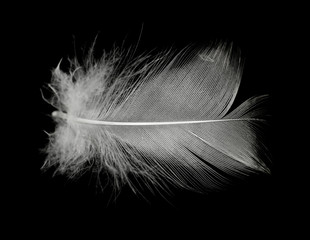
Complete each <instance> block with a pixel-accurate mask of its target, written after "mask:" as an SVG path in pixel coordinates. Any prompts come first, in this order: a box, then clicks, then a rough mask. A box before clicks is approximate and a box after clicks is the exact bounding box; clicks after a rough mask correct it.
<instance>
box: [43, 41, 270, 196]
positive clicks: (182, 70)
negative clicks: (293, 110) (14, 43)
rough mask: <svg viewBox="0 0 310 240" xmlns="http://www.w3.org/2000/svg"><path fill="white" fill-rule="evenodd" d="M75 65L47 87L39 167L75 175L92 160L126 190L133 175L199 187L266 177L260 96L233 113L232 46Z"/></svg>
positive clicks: (236, 61) (235, 61)
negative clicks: (46, 137)
mask: <svg viewBox="0 0 310 240" xmlns="http://www.w3.org/2000/svg"><path fill="white" fill-rule="evenodd" d="M72 63H73V64H72V69H71V71H70V73H69V74H67V73H65V72H63V71H62V70H60V66H59V65H58V66H57V68H56V69H55V70H54V71H53V77H52V82H51V83H50V85H49V86H50V88H51V89H52V93H53V96H52V98H51V100H50V103H51V104H52V105H53V106H55V107H56V108H57V111H55V112H53V113H52V116H53V118H54V119H55V121H56V122H57V125H56V129H55V132H54V133H51V134H50V141H49V144H48V146H47V150H46V151H47V159H46V162H45V165H44V166H45V167H49V166H57V167H58V170H59V171H60V172H63V173H67V174H68V175H69V176H74V175H76V174H77V173H79V172H81V171H82V170H84V169H85V168H87V166H88V167H89V166H92V170H93V171H96V172H101V171H104V172H108V173H109V174H110V175H111V176H112V177H113V179H114V182H115V187H116V188H120V187H121V186H122V184H124V183H127V184H129V185H130V187H131V188H132V189H133V190H135V186H134V185H133V184H132V181H131V178H130V176H129V175H130V174H131V175H133V176H135V177H141V178H142V179H144V180H145V182H148V183H152V184H153V185H155V186H159V187H164V185H165V184H166V183H170V184H173V185H175V186H178V187H183V188H186V189H192V190H196V191H200V190H202V189H214V188H215V189H216V188H220V187H221V186H222V185H223V184H224V183H226V182H228V181H229V177H227V176H235V177H242V176H245V175H248V174H250V173H253V172H266V173H269V169H268V167H267V165H266V162H267V161H269V154H268V151H267V148H266V146H265V145H264V143H263V142H261V141H260V135H261V132H260V131H261V125H262V123H264V121H265V120H264V109H263V107H262V106H263V103H264V102H266V100H267V95H263V96H256V97H252V98H250V99H248V100H246V101H245V102H244V103H242V104H241V105H240V106H238V107H237V108H235V109H233V110H232V109H231V106H232V104H233V102H234V100H235V98H236V95H237V92H238V89H239V85H240V80H241V74H242V62H241V59H240V56H239V55H238V54H233V53H232V45H228V44H219V45H218V46H216V47H213V48H211V47H210V48H206V49H191V48H186V49H184V50H182V51H181V52H179V53H172V52H171V51H170V52H165V53H163V54H159V55H157V56H155V57H154V58H151V57H149V56H140V57H138V58H136V59H126V57H125V56H124V54H123V55H122V54H118V53H117V52H116V51H114V52H112V53H110V54H104V56H103V57H102V58H101V59H100V60H99V61H95V60H94V59H93V58H92V57H91V54H90V56H89V57H88V58H87V60H86V62H85V64H84V66H81V65H80V64H79V63H78V62H77V61H73V62H72Z"/></svg>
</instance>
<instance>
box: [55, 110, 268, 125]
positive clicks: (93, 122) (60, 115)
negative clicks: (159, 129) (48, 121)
mask: <svg viewBox="0 0 310 240" xmlns="http://www.w3.org/2000/svg"><path fill="white" fill-rule="evenodd" d="M52 116H53V117H58V118H62V119H65V120H66V119H68V118H70V120H73V121H75V122H78V123H84V124H91V125H107V126H160V125H185V124H195V123H216V122H232V121H265V119H259V118H236V119H215V120H198V121H175V122H112V121H101V120H93V119H85V118H79V117H74V116H70V117H69V115H68V114H66V113H63V112H59V111H54V112H53V113H52Z"/></svg>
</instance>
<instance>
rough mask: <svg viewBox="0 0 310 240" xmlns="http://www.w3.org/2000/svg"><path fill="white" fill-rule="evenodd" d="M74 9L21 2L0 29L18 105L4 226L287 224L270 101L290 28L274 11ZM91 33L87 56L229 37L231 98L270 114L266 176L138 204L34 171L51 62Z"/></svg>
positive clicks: (276, 111)
mask: <svg viewBox="0 0 310 240" xmlns="http://www.w3.org/2000/svg"><path fill="white" fill-rule="evenodd" d="M27 7H28V8H32V6H27ZM80 7H81V8H80V9H79V10H76V9H74V8H65V7H64V6H62V5H48V6H40V8H36V7H35V6H34V7H33V9H32V10H31V11H28V8H27V11H25V12H24V13H23V14H17V16H18V18H17V21H16V22H15V23H14V24H13V25H9V26H8V34H6V35H5V38H6V39H5V40H7V41H8V42H9V45H7V46H12V47H7V49H5V50H8V51H9V55H10V58H9V59H8V60H7V62H8V63H9V65H10V68H9V70H6V71H7V72H8V71H9V72H10V76H14V78H15V79H14V80H13V79H12V81H11V82H10V83H13V85H14V89H15V91H14V94H15V96H18V97H19V98H20V101H16V102H13V101H10V102H12V104H13V105H14V106H13V107H12V108H11V110H12V109H18V113H17V115H18V116H17V117H16V118H15V119H17V121H16V123H15V122H14V126H15V129H17V133H16V134H14V137H13V138H12V139H10V141H8V142H9V143H11V144H9V145H10V148H8V150H9V151H10V152H11V154H10V156H11V157H10V158H11V159H12V160H14V161H11V162H12V163H13V165H14V166H12V167H11V168H10V170H9V171H8V172H7V173H9V175H10V176H9V177H8V178H6V179H7V182H9V183H10V184H9V187H8V189H9V194H8V196H9V198H8V200H9V205H8V209H9V212H10V214H9V216H10V220H9V222H11V223H12V225H13V226H15V225H16V224H17V223H21V225H27V226H29V227H27V230H30V229H33V230H34V231H39V230H40V229H41V230H42V229H46V231H49V232H50V231H56V232H57V231H59V230H60V229H68V228H69V229H70V228H71V227H68V226H69V225H70V226H71V224H72V225H74V229H75V230H74V232H77V230H81V231H82V229H85V228H86V226H88V227H89V226H90V227H91V229H94V232H96V231H99V232H100V231H102V232H109V231H112V230H111V228H110V226H114V227H115V228H116V232H114V234H118V233H120V232H122V231H125V230H124V228H125V227H126V226H130V228H129V229H130V230H129V232H128V231H127V230H126V233H137V232H140V231H141V230H142V229H148V230H149V232H150V233H152V234H153V233H155V232H161V231H162V230H163V229H165V228H169V229H173V232H175V233H182V232H183V231H184V232H185V231H187V230H190V231H196V230H202V231H203V232H208V231H210V230H214V229H219V232H218V233H222V232H224V233H225V231H226V230H227V229H229V227H230V226H233V227H234V231H233V232H231V234H233V233H235V234H236V235H238V234H240V233H241V232H243V231H244V230H245V229H247V230H250V232H251V231H253V232H255V234H263V235H264V234H265V233H266V234H267V232H268V231H270V230H274V231H275V232H277V231H283V229H282V230H281V228H282V227H283V226H286V224H287V222H290V221H292V218H291V217H290V216H291V215H290V214H291V213H294V211H297V210H295V209H293V210H292V209H291V208H290V202H291V200H292V199H293V198H295V197H292V196H296V195H297V193H296V192H297V189H296V188H294V187H293V186H292V183H291V182H290V181H289V178H288V177H287V166H288V161H289V160H288V159H290V157H291V156H289V155H288V154H286V153H283V148H284V149H285V146H286V145H283V144H280V142H282V141H283V139H280V137H279V135H278V133H279V132H281V124H280V123H279V119H280V118H279V115H281V110H280V109H281V105H282V104H283V103H282V102H281V101H285V99H284V100H283V99H280V95H281V85H283V84H284V85H285V80H284V79H285V75H286V72H285V69H286V68H287V67H289V66H290V64H289V63H287V62H286V61H283V60H284V59H285V57H286V56H285V54H284V53H283V48H285V46H286V44H287V40H288V39H287V35H289V34H288V32H287V31H288V30H287V29H288V28H289V27H290V26H289V21H285V20H284V19H285V16H283V15H282V14H281V11H280V10H279V9H276V10H275V9H274V8H270V7H262V6H261V7H260V6H252V7H249V8H247V9H246V10H244V9H243V8H242V7H240V8H239V7H238V6H237V7H236V8H237V9H238V11H236V10H232V9H230V7H229V6H226V7H227V9H226V10H225V11H224V9H223V8H222V7H213V6H212V7H211V6H209V7H206V6H203V5H201V6H200V5H199V6H195V7H193V6H192V7H189V6H187V5H184V6H183V8H182V10H179V9H178V8H177V7H176V6H175V5H172V6H170V7H168V6H166V5H161V6H158V4H156V6H155V5H154V4H150V5H148V6H145V7H144V8H140V5H137V6H130V7H129V6H128V7H127V6H123V7H120V6H119V5H118V4H116V5H115V6H110V5H104V6H99V5H98V6H97V5H95V6H92V5H90V4H88V5H86V6H80ZM151 10H154V11H151ZM284 15H285V14H284ZM96 37H97V43H96V46H95V54H97V56H100V54H101V52H102V50H103V49H105V50H107V51H109V50H110V49H112V48H113V46H114V45H115V46H120V45H122V44H123V43H124V45H125V47H126V46H132V45H133V46H135V45H136V44H137V43H138V46H137V52H138V53H139V52H141V53H142V52H144V51H150V50H153V49H155V51H160V50H165V49H168V48H170V47H173V48H174V49H182V48H183V47H185V46H187V45H188V44H195V45H198V46H199V45H203V44H207V43H209V42H210V41H214V40H224V41H229V42H233V43H234V45H235V46H236V47H238V48H240V50H241V52H242V55H243V57H244V58H245V68H244V74H243V79H242V84H241V88H240V90H239V95H238V97H237V99H236V101H237V102H239V103H240V102H242V101H243V100H245V99H246V98H248V97H250V96H252V95H253V94H264V93H268V94H270V95H271V101H270V110H271V112H272V115H273V118H272V120H271V121H270V123H271V128H270V132H269V137H268V143H269V145H270V151H271V152H272V155H273V166H272V175H271V176H257V177H252V178H249V179H246V180H245V182H243V183H242V184H238V185H236V186H235V187H232V188H230V189H229V190H227V191H223V192H220V193H214V194H209V195H202V194H196V193H191V192H186V191H184V190H178V189H176V190H175V191H174V195H171V196H168V197H167V199H164V198H162V197H161V196H158V195H156V194H155V195H153V194H152V193H147V192H146V193H145V194H144V196H145V197H146V198H147V200H145V199H144V198H143V197H142V196H140V195H135V194H133V193H132V192H131V191H130V190H129V189H128V188H127V187H124V188H123V190H122V191H121V192H120V194H119V195H118V197H117V198H116V199H114V198H113V197H111V194H112V192H111V189H110V188H109V187H108V188H107V189H106V190H105V191H104V192H100V189H98V188H96V186H95V184H94V181H93V180H92V179H91V178H90V177H91V176H90V175H89V174H85V175H84V176H82V177H81V178H80V179H77V180H68V179H67V178H66V177H65V176H59V175H57V176H53V172H52V171H47V172H42V171H41V170H40V168H41V166H42V164H43V162H44V157H45V155H44V153H41V152H40V150H39V149H41V148H43V147H44V146H45V145H46V144H47V142H48V139H47V136H46V135H45V133H44V132H43V131H44V130H46V131H52V130H53V126H54V124H53V121H52V120H51V118H50V116H49V115H50V113H51V112H52V111H53V110H54V109H53V108H52V107H51V106H49V105H48V104H47V103H45V102H44V101H43V100H42V97H41V93H40V89H42V88H43V86H44V85H46V84H47V83H48V82H49V81H50V78H51V71H52V69H53V68H55V67H56V66H57V64H58V63H59V61H60V59H63V63H62V67H63V68H64V69H65V68H66V67H68V62H67V61H66V59H67V58H72V57H74V56H75V54H77V56H78V57H80V58H81V57H82V56H83V55H85V53H86V52H87V50H88V49H89V47H90V46H91V44H92V43H93V41H94V39H95V38H96ZM139 39H140V40H139ZM124 40H125V41H124ZM138 40H139V41H138ZM283 73H284V74H283ZM287 106H288V105H287ZM16 136H18V137H16ZM295 158H296V156H295ZM291 170H292V169H291ZM6 185H7V186H8V184H6ZM112 196H113V195H112ZM284 209H285V210H284ZM51 229H54V230H51ZM227 231H228V230H227ZM228 232H229V231H228ZM253 232H252V234H253ZM229 233H230V232H229ZM102 234H103V233H102ZM206 234H207V233H206ZM243 234H245V233H244V232H243Z"/></svg>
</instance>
